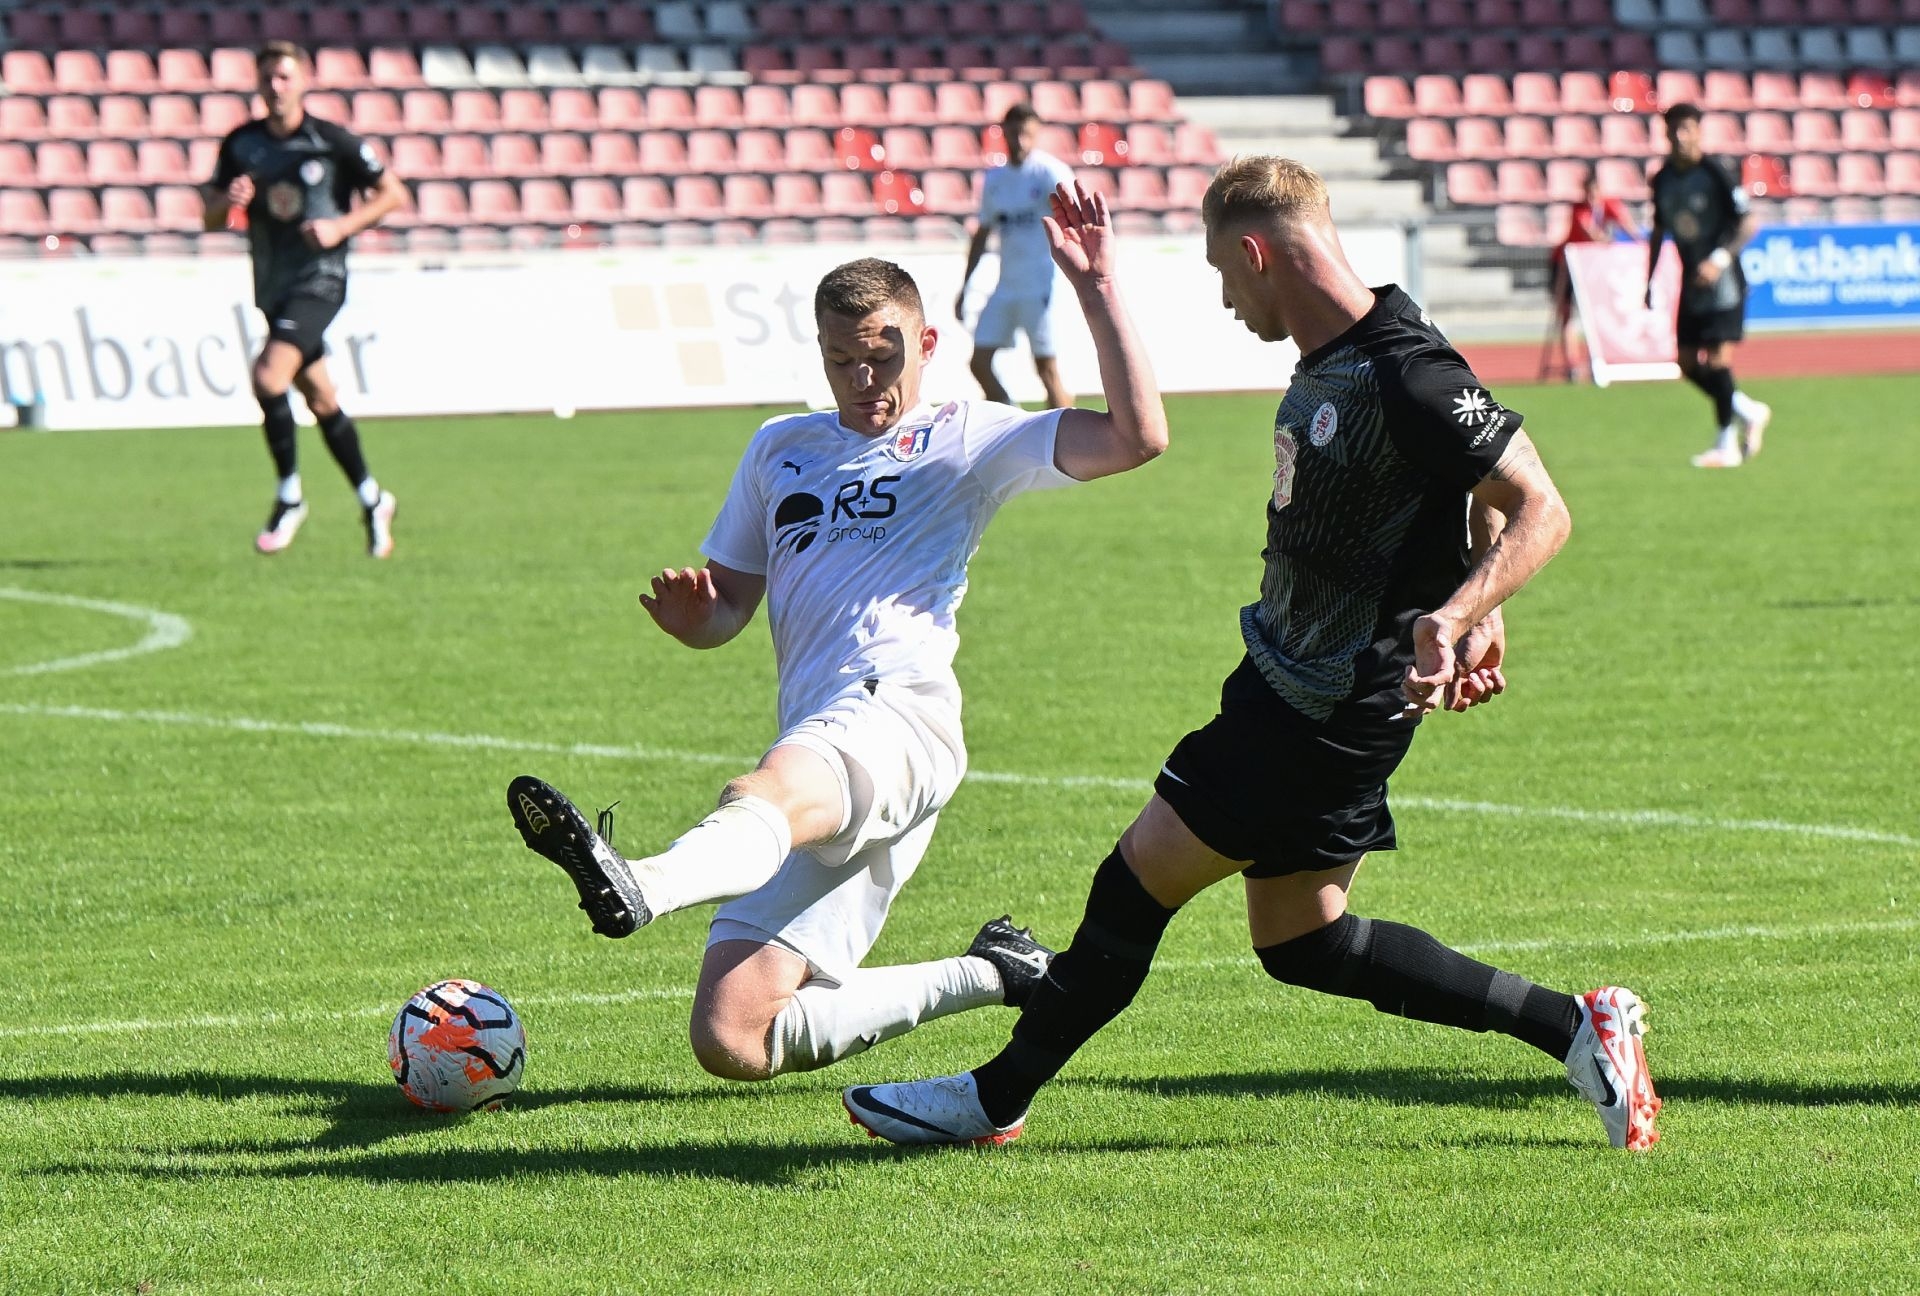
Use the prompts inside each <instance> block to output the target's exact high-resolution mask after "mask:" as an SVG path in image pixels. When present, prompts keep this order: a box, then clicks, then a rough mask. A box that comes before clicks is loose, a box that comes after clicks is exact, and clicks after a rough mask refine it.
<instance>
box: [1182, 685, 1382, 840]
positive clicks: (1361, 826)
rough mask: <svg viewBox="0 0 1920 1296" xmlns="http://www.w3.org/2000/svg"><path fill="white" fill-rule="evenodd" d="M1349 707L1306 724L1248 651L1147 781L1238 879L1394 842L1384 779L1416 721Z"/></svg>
mask: <svg viewBox="0 0 1920 1296" xmlns="http://www.w3.org/2000/svg"><path fill="white" fill-rule="evenodd" d="M1390 714H1391V712H1390V711H1387V710H1385V709H1383V708H1374V709H1371V710H1368V711H1365V712H1364V713H1363V712H1362V709H1361V708H1356V707H1352V706H1348V707H1343V708H1341V709H1340V710H1336V711H1335V713H1334V715H1333V716H1332V718H1330V719H1328V720H1326V721H1317V720H1314V719H1312V718H1310V717H1308V716H1306V715H1303V714H1301V713H1300V712H1299V711H1296V710H1295V709H1294V708H1293V707H1290V706H1288V705H1287V704H1286V703H1285V702H1284V701H1282V700H1281V698H1280V695H1279V694H1277V693H1275V692H1274V691H1273V687H1272V686H1271V685H1269V684H1268V683H1267V682H1266V680H1265V679H1264V678H1262V677H1261V675H1260V671H1259V668H1258V667H1256V666H1255V665H1254V664H1253V661H1252V659H1251V658H1243V659H1242V660H1241V662H1240V665H1239V667H1238V668H1237V669H1236V670H1235V671H1234V672H1233V674H1231V675H1229V676H1228V677H1227V681H1226V683H1225V684H1223V685H1221V688H1220V714H1219V715H1217V716H1215V717H1214V718H1213V720H1212V721H1210V722H1209V723H1208V724H1207V725H1206V727H1205V728H1202V729H1196V730H1194V731H1193V732H1192V733H1190V734H1188V735H1187V736H1186V737H1185V738H1182V739H1181V740H1180V743H1179V745H1178V746H1177V747H1175V748H1174V749H1173V755H1171V756H1169V757H1167V763H1166V767H1165V768H1164V769H1162V770H1161V771H1160V777H1159V778H1158V779H1157V780H1155V782H1154V790H1155V791H1156V792H1158V793H1159V794H1160V797H1161V799H1162V800H1164V801H1165V802H1166V803H1167V804H1168V805H1170V806H1172V807H1173V810H1174V813H1176V814H1178V815H1179V816H1180V820H1181V822H1182V823H1184V824H1186V826H1187V828H1188V829H1189V830H1190V831H1191V832H1192V833H1193V835H1194V836H1196V837H1198V838H1199V839H1200V840H1201V841H1202V842H1203V843H1205V845H1206V846H1207V847H1208V849H1210V850H1212V851H1214V852H1215V853H1216V854H1219V855H1224V856H1226V858H1228V859H1230V860H1248V861H1251V863H1250V865H1249V867H1247V868H1246V869H1245V870H1243V871H1244V872H1245V873H1246V875H1247V876H1248V877H1279V876H1281V875H1282V874H1286V873H1302V872H1309V871H1317V870H1320V869H1329V868H1337V867H1338V866H1340V865H1342V864H1351V863H1353V862H1354V861H1355V860H1357V859H1359V858H1360V857H1361V856H1362V855H1365V854H1367V853H1369V852H1371V851H1380V850H1392V849H1393V848H1394V846H1395V844H1396V843H1395V839H1394V833H1393V815H1392V813H1391V812H1390V811H1389V810H1388V808H1387V778H1388V776H1389V775H1391V774H1392V773H1393V771H1394V770H1395V769H1397V768H1398V767H1399V765H1400V761H1401V758H1402V757H1404V756H1405V755H1406V754H1407V747H1408V745H1409V744H1410V743H1411V742H1412V741H1413V732H1414V730H1415V729H1416V728H1418V727H1419V726H1418V724H1417V722H1415V721H1412V720H1397V719H1387V718H1386V716H1387V715H1390Z"/></svg>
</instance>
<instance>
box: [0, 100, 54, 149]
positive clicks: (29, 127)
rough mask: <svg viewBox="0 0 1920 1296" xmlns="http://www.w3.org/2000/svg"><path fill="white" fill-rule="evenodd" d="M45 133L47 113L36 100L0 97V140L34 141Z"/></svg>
mask: <svg viewBox="0 0 1920 1296" xmlns="http://www.w3.org/2000/svg"><path fill="white" fill-rule="evenodd" d="M46 133H47V112H46V109H45V108H43V107H41V105H40V101H39V100H38V99H29V98H26V97H24V96H19V95H10V96H5V97H0V139H13V140H34V139H41V138H43V137H44V136H45V135H46Z"/></svg>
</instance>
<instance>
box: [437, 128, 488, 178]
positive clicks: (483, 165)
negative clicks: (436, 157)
mask: <svg viewBox="0 0 1920 1296" xmlns="http://www.w3.org/2000/svg"><path fill="white" fill-rule="evenodd" d="M492 170H493V159H492V157H490V156H489V155H488V152H487V142H486V141H485V140H484V139H482V138H480V137H479V136H478V135H443V136H441V137H440V174H441V175H443V176H446V177H447V178H448V179H449V180H468V179H477V178H478V177H480V176H484V175H488V174H490V173H491V172H492Z"/></svg>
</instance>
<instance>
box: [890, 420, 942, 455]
mask: <svg viewBox="0 0 1920 1296" xmlns="http://www.w3.org/2000/svg"><path fill="white" fill-rule="evenodd" d="M932 439H933V424H931V423H922V424H921V425H920V426H918V427H910V428H901V429H899V430H898V431H896V432H895V433H894V434H893V439H892V440H890V441H888V442H887V456H888V457H889V458H891V459H895V460H898V461H899V462H901V463H911V462H912V461H913V460H915V459H918V458H919V457H920V456H921V455H923V454H925V453H926V452H927V442H929V441H931V440H932Z"/></svg>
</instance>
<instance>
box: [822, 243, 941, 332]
mask: <svg viewBox="0 0 1920 1296" xmlns="http://www.w3.org/2000/svg"><path fill="white" fill-rule="evenodd" d="M888 306H900V307H903V308H905V309H906V310H907V311H908V312H909V313H911V314H912V316H913V318H914V319H916V320H925V319H926V317H927V312H926V310H925V308H923V307H922V306H921V304H920V289H919V287H918V285H916V284H915V283H914V282H913V276H912V275H910V274H908V273H907V272H906V271H905V270H902V269H901V268H900V267H899V266H897V265H895V264H894V263H893V262H891V261H882V260H880V259H879V258H878V257H862V258H861V259H860V260H858V261H849V262H847V263H846V264H845V265H841V266H835V267H834V268H833V269H832V270H829V271H828V272H827V276H826V278H824V279H822V280H821V281H820V286H819V287H818V288H816V289H815V290H814V293H813V317H814V319H816V320H817V319H819V318H820V317H821V316H822V315H825V314H827V313H829V312H831V313H832V314H835V315H844V316H846V317H847V318H848V319H862V318H864V317H866V316H868V315H871V314H873V313H874V312H875V311H877V310H882V309H885V308H886V307H888Z"/></svg>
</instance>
